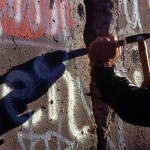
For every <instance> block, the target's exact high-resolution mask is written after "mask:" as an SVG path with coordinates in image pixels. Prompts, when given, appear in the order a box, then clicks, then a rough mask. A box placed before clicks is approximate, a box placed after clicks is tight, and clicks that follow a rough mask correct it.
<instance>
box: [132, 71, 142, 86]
mask: <svg viewBox="0 0 150 150" xmlns="http://www.w3.org/2000/svg"><path fill="white" fill-rule="evenodd" d="M133 79H134V82H135V84H136V85H137V86H140V85H141V83H142V81H143V76H142V74H141V73H140V72H139V71H137V70H136V71H135V72H134V73H133Z"/></svg>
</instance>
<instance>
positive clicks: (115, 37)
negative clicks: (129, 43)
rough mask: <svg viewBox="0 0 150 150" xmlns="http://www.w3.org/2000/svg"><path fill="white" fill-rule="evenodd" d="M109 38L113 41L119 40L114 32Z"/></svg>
mask: <svg viewBox="0 0 150 150" xmlns="http://www.w3.org/2000/svg"><path fill="white" fill-rule="evenodd" d="M108 38H109V39H110V40H111V41H117V40H118V38H117V36H114V35H113V34H109V35H108Z"/></svg>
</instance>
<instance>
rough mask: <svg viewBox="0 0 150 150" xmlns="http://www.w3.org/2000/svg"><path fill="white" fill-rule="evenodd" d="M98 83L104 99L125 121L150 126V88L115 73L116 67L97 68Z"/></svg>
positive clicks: (95, 75)
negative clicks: (133, 82) (137, 84)
mask: <svg viewBox="0 0 150 150" xmlns="http://www.w3.org/2000/svg"><path fill="white" fill-rule="evenodd" d="M94 78H95V81H96V85H97V87H98V89H99V90H100V92H101V93H102V96H103V97H104V100H105V101H106V102H107V103H108V104H109V106H110V107H112V108H113V109H114V110H115V111H116V113H117V114H118V115H119V116H120V118H122V119H123V120H124V121H125V122H128V123H131V124H135V125H142V126H150V90H149V89H145V88H139V87H137V86H135V85H133V84H132V83H131V82H130V81H129V80H128V79H127V78H125V77H120V76H117V75H116V74H115V71H114V68H110V67H108V68H97V69H96V70H95V71H94Z"/></svg>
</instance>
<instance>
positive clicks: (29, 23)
mask: <svg viewBox="0 0 150 150" xmlns="http://www.w3.org/2000/svg"><path fill="white" fill-rule="evenodd" d="M54 3H56V4H57V5H56V8H57V9H58V14H57V16H56V18H57V19H59V25H58V29H57V32H62V31H63V28H64V26H65V27H66V28H69V29H71V28H73V26H74V23H73V18H72V12H71V5H70V3H69V2H68V1H67V2H66V1H65V4H63V5H62V2H61V0H58V1H56V2H55V1H54ZM19 8H20V9H19ZM62 9H65V10H64V12H65V13H63V15H64V16H63V18H65V19H66V24H64V20H62V19H63V18H62V17H60V16H61V13H62V11H61V10H62ZM52 11H53V9H50V0H42V1H38V0H34V1H33V0H20V3H19V4H17V0H14V1H13V2H11V0H7V2H6V0H5V1H2V2H1V4H0V21H1V25H2V31H3V33H5V34H7V35H13V36H16V37H22V38H38V37H43V35H44V36H45V35H46V36H48V35H50V34H51V26H52V22H53V21H54V20H53V18H52V16H51V14H52ZM17 14H18V15H17ZM55 21H56V20H55Z"/></svg>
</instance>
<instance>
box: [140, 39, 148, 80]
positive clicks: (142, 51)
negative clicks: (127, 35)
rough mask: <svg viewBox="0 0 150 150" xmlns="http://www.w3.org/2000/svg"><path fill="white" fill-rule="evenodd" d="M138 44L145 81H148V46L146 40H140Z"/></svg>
mask: <svg viewBox="0 0 150 150" xmlns="http://www.w3.org/2000/svg"><path fill="white" fill-rule="evenodd" d="M138 46H139V54H140V59H141V63H142V70H143V77H144V81H146V80H147V79H149V77H150V67H149V60H148V53H147V46H146V43H145V42H144V41H139V42H138Z"/></svg>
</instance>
